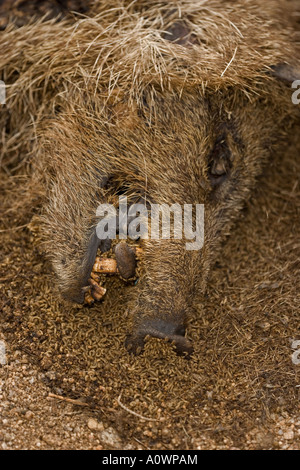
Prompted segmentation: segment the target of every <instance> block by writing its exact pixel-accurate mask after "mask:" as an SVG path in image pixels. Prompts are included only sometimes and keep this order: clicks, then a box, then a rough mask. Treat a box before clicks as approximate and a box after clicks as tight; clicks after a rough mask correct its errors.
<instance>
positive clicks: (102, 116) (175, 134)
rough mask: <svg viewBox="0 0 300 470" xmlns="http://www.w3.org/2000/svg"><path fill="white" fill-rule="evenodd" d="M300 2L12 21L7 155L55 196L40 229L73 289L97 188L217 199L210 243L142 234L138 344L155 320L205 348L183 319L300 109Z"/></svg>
mask: <svg viewBox="0 0 300 470" xmlns="http://www.w3.org/2000/svg"><path fill="white" fill-rule="evenodd" d="M288 5H290V2H288V1H280V0H269V1H268V2H264V3H262V2H260V1H258V0H247V1H246V0H236V1H234V0H232V1H222V0H212V1H209V2H206V1H205V2H200V4H199V2H196V1H191V0H186V1H181V2H156V1H154V0H153V1H147V2H146V1H145V0H140V1H136V2H127V1H124V2H118V8H114V9H111V10H107V2H103V1H98V2H94V5H93V7H92V9H91V11H90V13H89V15H90V16H91V17H87V18H80V19H77V20H76V21H75V23H74V18H72V20H71V19H65V20H63V21H60V22H56V21H55V20H50V21H46V22H41V21H38V22H35V23H32V24H30V25H28V26H26V25H25V26H23V27H21V28H19V29H16V28H15V27H14V25H13V24H11V25H9V26H8V27H7V29H6V30H5V31H4V32H2V33H1V38H2V47H1V51H0V70H2V71H3V77H2V78H3V80H4V81H5V82H6V84H7V85H8V90H7V94H8V100H7V105H6V107H5V108H4V109H3V111H2V114H1V118H0V122H1V123H2V125H3V128H4V127H5V129H6V132H3V133H2V158H3V162H4V169H5V170H6V171H10V172H12V173H14V167H15V166H16V162H18V161H19V158H20V157H22V159H23V160H24V158H25V161H26V159H27V161H29V163H30V167H29V174H30V178H29V181H28V186H27V188H28V189H27V190H26V191H25V193H24V194H22V200H21V203H22V204H24V205H25V206H24V207H28V205H27V206H26V204H28V201H29V202H30V201H32V200H34V201H36V200H37V201H38V204H40V205H41V206H42V208H41V209H40V212H39V213H40V215H39V218H38V225H39V227H40V231H39V233H40V235H39V236H40V239H41V244H42V246H43V247H44V250H45V252H46V254H47V256H48V257H49V258H50V259H51V260H52V263H53V267H54V270H55V272H56V274H57V276H58V282H59V285H60V288H61V291H62V293H63V294H64V295H65V296H66V297H68V298H70V299H73V300H81V299H82V287H84V285H85V284H86V282H87V278H88V276H89V271H90V269H91V265H92V262H93V257H94V255H95V246H96V244H95V239H94V232H93V229H94V227H95V225H96V223H97V219H96V217H95V211H96V208H97V206H98V205H99V203H101V202H114V201H115V198H116V194H117V193H118V192H120V190H121V191H122V192H124V193H126V194H127V195H128V197H129V199H130V200H133V201H135V200H136V198H143V199H145V200H148V201H151V202H155V203H163V202H165V203H167V204H171V203H176V202H178V203H180V204H184V203H189V204H196V203H204V204H205V246H204V248H203V249H202V250H201V251H200V252H189V251H186V250H185V248H184V245H185V240H163V241H153V240H143V241H142V242H141V244H142V246H143V248H144V257H143V272H144V275H143V277H142V278H141V279H140V281H139V284H138V287H137V298H136V300H135V305H134V306H133V313H134V315H135V318H136V327H135V330H134V332H133V335H132V336H131V337H130V338H129V340H128V342H127V345H128V347H132V348H133V350H134V351H138V349H139V347H140V348H142V347H143V342H144V337H145V335H146V334H148V333H149V334H152V335H154V336H158V337H167V338H169V339H170V340H174V341H175V343H176V344H177V347H178V350H179V351H184V350H187V351H190V350H191V347H190V345H189V343H188V342H187V341H185V340H183V339H182V335H183V334H184V328H185V323H186V318H187V316H188V312H189V310H190V309H191V308H192V301H193V292H194V291H195V289H200V290H201V291H202V292H203V291H204V289H205V283H206V279H207V276H208V273H209V270H210V268H211V266H212V264H213V261H214V259H215V257H216V254H217V253H218V250H220V248H221V246H222V241H223V240H224V238H225V237H226V235H227V234H228V233H229V231H230V228H231V226H232V224H233V222H234V220H235V219H236V217H237V216H238V214H239V211H240V209H241V208H242V206H243V204H244V201H245V199H246V198H248V197H249V194H250V193H251V190H252V189H253V187H254V185H255V181H256V177H257V176H258V175H259V174H260V172H261V169H262V166H263V164H264V162H266V161H267V159H268V158H270V157H271V158H272V151H273V148H274V145H275V144H276V143H277V142H280V138H284V135H285V132H286V130H287V127H288V126H289V125H291V124H292V123H293V122H294V120H295V119H297V118H298V116H299V109H297V107H296V106H295V105H293V104H292V101H291V95H292V92H291V89H290V88H289V86H286V84H283V83H281V82H280V81H279V80H277V79H276V78H275V77H274V75H276V66H277V65H279V66H280V67H281V70H282V67H283V70H285V67H286V66H285V65H284V66H283V64H290V65H292V66H293V67H294V69H293V70H297V64H298V62H297V60H299V57H298V59H297V57H296V55H295V54H296V53H295V51H296V46H295V41H296V39H295V38H296V36H295V35H294V31H293V27H294V22H293V16H292V15H291V16H290V15H289V12H288V13H287V14H284V11H285V10H288ZM274 67H275V74H274ZM289 70H291V69H289ZM295 78H296V77H295ZM299 78H300V77H299ZM16 129H18V133H16ZM223 141H225V144H224V143H221V142H223ZM16 149H17V152H16ZM223 154H227V157H226V158H225V157H224V158H225V160H226V164H227V165H228V177H226V178H225V180H224V181H223V182H222V183H221V184H218V183H217V182H216V181H215V178H214V176H213V175H211V172H212V168H215V166H216V165H217V163H218V162H219V159H220V158H221V156H222V155H223ZM222 158H223V157H222ZM26 201H27V202H26ZM35 220H37V219H35Z"/></svg>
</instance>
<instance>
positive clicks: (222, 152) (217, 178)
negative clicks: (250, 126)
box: [208, 135, 231, 186]
mask: <svg viewBox="0 0 300 470" xmlns="http://www.w3.org/2000/svg"><path fill="white" fill-rule="evenodd" d="M230 169H231V152H230V149H229V147H228V144H227V142H226V138H225V136H224V135H222V136H221V137H219V138H218V139H217V140H216V143H215V146H214V148H213V150H212V151H211V153H210V155H209V158H208V177H209V179H210V182H211V184H212V186H218V185H219V184H221V183H223V181H225V180H226V178H227V176H228V174H229V172H230Z"/></svg>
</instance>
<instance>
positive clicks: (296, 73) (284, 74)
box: [271, 64, 300, 84]
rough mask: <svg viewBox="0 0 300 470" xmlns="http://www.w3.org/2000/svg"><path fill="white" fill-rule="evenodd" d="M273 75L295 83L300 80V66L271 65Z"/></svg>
mask: <svg viewBox="0 0 300 470" xmlns="http://www.w3.org/2000/svg"><path fill="white" fill-rule="evenodd" d="M271 69H272V75H273V76H274V77H276V78H278V79H279V80H281V81H283V82H286V83H290V84H291V83H293V82H294V81H296V80H300V66H295V65H288V64H278V65H274V66H273V67H271Z"/></svg>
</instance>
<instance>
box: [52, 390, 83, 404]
mask: <svg viewBox="0 0 300 470" xmlns="http://www.w3.org/2000/svg"><path fill="white" fill-rule="evenodd" d="M48 398H56V399H57V400H62V401H66V402H68V403H72V405H79V406H89V404H88V403H84V402H83V401H80V400H73V399H72V398H67V397H63V396H62V395H55V393H49V395H48Z"/></svg>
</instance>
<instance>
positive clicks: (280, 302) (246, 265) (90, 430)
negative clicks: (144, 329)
mask: <svg viewBox="0 0 300 470" xmlns="http://www.w3.org/2000/svg"><path fill="white" fill-rule="evenodd" d="M293 136H294V139H293V142H292V144H291V145H290V147H289V148H288V149H287V150H286V151H284V152H282V151H281V152H280V153H278V155H277V156H275V155H274V158H273V160H272V161H271V162H270V164H269V166H268V167H267V168H266V169H265V171H264V174H263V175H262V177H261V178H260V180H259V182H258V186H257V190H256V191H255V193H254V194H253V197H252V199H251V201H250V202H249V203H248V204H247V206H246V208H245V210H244V211H243V212H242V213H241V217H240V220H239V221H238V222H237V225H236V227H235V230H234V231H233V233H232V235H231V237H230V238H229V240H228V242H227V243H226V246H224V250H223V253H222V256H221V257H220V258H219V260H218V262H217V264H216V266H215V267H214V269H213V271H212V273H211V277H210V281H209V285H208V289H207V293H206V295H205V297H204V298H195V306H196V307H197V308H196V311H197V313H196V314H195V316H193V317H192V318H190V321H189V325H188V330H187V331H188V336H189V337H190V338H191V340H192V341H193V344H194V348H195V352H194V353H193V355H192V357H191V358H190V359H189V360H187V359H185V358H184V357H178V356H177V355H176V354H175V352H174V350H173V349H172V347H171V346H170V345H169V344H167V343H165V342H163V341H161V340H158V339H154V338H152V339H150V340H149V341H148V342H147V344H146V349H145V352H144V353H143V354H142V355H140V356H138V357H134V356H132V355H130V354H128V352H127V351H126V349H125V347H124V339H125V335H126V333H127V332H128V331H129V330H130V326H131V321H132V318H131V315H130V312H128V310H127V309H126V300H127V299H129V298H130V296H132V293H133V290H134V289H135V287H134V286H125V285H124V284H123V283H122V281H119V280H115V279H114V280H112V279H111V280H108V281H107V287H108V294H107V296H106V298H105V300H104V301H103V303H102V304H98V305H96V306H94V307H91V308H90V307H78V306H73V305H69V304H67V303H65V302H63V301H62V300H60V298H59V296H58V293H57V292H56V290H55V283H54V278H53V273H52V271H51V267H50V266H49V265H48V264H47V263H46V262H45V260H44V259H43V257H42V256H41V254H39V252H38V250H37V248H36V247H35V245H34V243H33V237H32V235H31V233H30V232H29V230H28V229H26V228H19V229H15V228H13V229H12V228H11V226H12V221H11V220H10V218H9V217H6V218H3V220H2V221H1V232H0V236H1V259H0V284H1V285H0V340H1V343H0V345H2V356H0V362H1V363H2V366H0V448H1V447H2V449H114V448H117V449H156V450H158V449H172V450H174V449H182V450H183V449H299V448H300V407H299V392H300V365H297V364H294V363H293V361H292V354H293V353H294V357H295V354H296V351H294V350H293V349H292V346H295V344H294V345H293V342H294V341H296V340H300V329H299V307H300V297H299V290H300V277H299V268H300V242H299V233H300V217H299V215H300V185H299V175H300V159H299V150H300V144H299V142H298V144H297V138H298V136H299V127H298V128H295V129H294V131H293ZM298 140H299V138H298ZM4 179H5V178H4V177H2V181H4ZM4 187H5V185H4ZM2 196H3V197H7V193H5V191H4V190H3V191H2ZM2 196H1V197H2ZM187 282H188V280H187ZM3 346H5V351H3ZM298 349H300V347H299V346H298ZM4 352H5V353H6V354H4ZM296 358H297V354H296ZM294 362H295V361H294ZM76 401H77V402H76Z"/></svg>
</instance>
